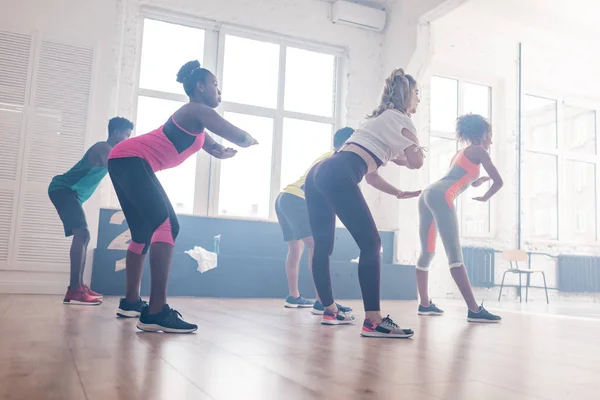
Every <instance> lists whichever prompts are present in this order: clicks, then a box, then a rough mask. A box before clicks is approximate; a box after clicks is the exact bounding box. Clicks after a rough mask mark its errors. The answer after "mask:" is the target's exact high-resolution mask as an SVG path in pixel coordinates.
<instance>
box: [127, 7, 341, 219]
mask: <svg viewBox="0 0 600 400" xmlns="http://www.w3.org/2000/svg"><path fill="white" fill-rule="evenodd" d="M146 19H153V20H158V21H161V22H166V23H171V24H178V25H184V26H188V27H192V28H197V29H203V30H204V31H205V36H204V55H203V57H204V58H203V60H201V62H202V65H203V66H206V68H208V69H210V70H211V71H215V75H216V76H217V79H218V80H219V82H222V78H223V67H224V56H225V52H224V46H225V35H233V36H238V37H241V38H246V39H252V40H259V41H263V42H268V43H274V44H277V45H279V46H280V55H279V81H278V82H279V85H278V92H277V106H276V108H275V109H270V108H266V107H260V106H251V105H247V104H239V103H233V102H227V101H223V102H222V103H221V105H220V106H219V107H218V108H217V109H216V111H217V112H218V113H219V114H221V115H223V114H224V113H225V112H235V113H240V114H247V115H254V116H261V117H268V118H273V120H274V130H273V152H272V156H271V157H272V158H271V163H272V169H271V190H270V193H269V199H270V204H269V216H268V218H266V219H265V218H254V217H243V216H235V215H219V212H218V211H219V210H218V204H219V187H220V172H221V171H220V161H221V160H219V159H216V158H214V157H207V156H206V155H203V152H198V153H197V154H196V155H195V157H196V175H195V191H194V205H193V215H204V216H211V217H218V218H227V219H240V220H268V221H273V220H275V209H274V204H275V199H276V198H277V195H278V194H279V188H280V181H281V168H282V151H283V147H282V146H283V120H284V118H295V119H300V120H304V121H314V122H321V123H327V124H331V126H332V131H331V139H332V140H331V141H332V146H333V134H334V132H335V131H336V130H337V129H339V128H340V127H341V126H342V124H343V122H344V121H343V117H342V109H343V100H344V98H345V90H344V87H343V83H344V82H345V81H344V78H343V76H344V71H345V67H346V62H347V49H345V48H343V47H338V46H332V45H328V44H324V43H317V42H313V41H308V40H304V39H299V38H294V37H288V36H285V35H281V34H277V33H273V32H267V31H261V30H259V29H254V28H247V27H244V26H241V25H234V24H228V23H222V22H218V21H213V20H208V19H202V18H197V17H194V16H190V15H185V14H181V13H177V12H171V11H165V10H162V9H159V8H154V7H142V10H141V15H140V20H139V24H138V35H137V48H138V49H141V45H142V40H143V32H144V21H145V20H146ZM288 47H295V48H298V49H302V50H308V51H314V52H319V53H323V54H328V55H332V56H334V57H335V67H334V71H335V77H334V90H335V92H334V98H333V100H334V104H333V110H332V116H331V117H322V116H319V115H311V114H305V113H300V112H293V111H286V110H284V96H285V69H286V51H287V48H288ZM141 53H142V52H141V50H140V51H138V54H137V63H136V65H135V83H134V99H133V110H134V112H133V116H132V117H133V119H134V121H136V120H137V110H138V99H139V97H140V96H147V97H153V98H157V99H165V100H175V101H183V102H186V103H187V102H188V98H187V96H185V95H178V94H174V93H167V92H161V91H156V90H149V89H144V88H140V85H139V83H140V82H139V78H140V71H141V57H142V54H141ZM215 139H216V140H217V141H218V142H221V141H222V140H221V138H220V137H218V136H215ZM307 167H308V166H307ZM207 172H208V173H207Z"/></svg>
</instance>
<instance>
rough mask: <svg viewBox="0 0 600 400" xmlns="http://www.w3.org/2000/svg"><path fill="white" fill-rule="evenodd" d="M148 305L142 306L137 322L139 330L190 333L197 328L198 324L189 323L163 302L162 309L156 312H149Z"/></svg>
mask: <svg viewBox="0 0 600 400" xmlns="http://www.w3.org/2000/svg"><path fill="white" fill-rule="evenodd" d="M148 310H149V307H144V309H143V310H142V313H141V314H140V320H139V321H138V323H137V327H138V329H139V330H142V331H145V332H165V333H192V332H194V331H196V330H197V329H198V325H195V324H190V323H189V322H186V321H184V320H183V317H182V316H181V314H180V313H179V312H178V311H177V310H173V309H172V308H171V307H169V305H168V304H165V306H164V307H163V310H162V311H161V312H159V313H158V314H149V313H148Z"/></svg>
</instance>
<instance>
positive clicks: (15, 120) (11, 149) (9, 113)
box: [0, 49, 23, 184]
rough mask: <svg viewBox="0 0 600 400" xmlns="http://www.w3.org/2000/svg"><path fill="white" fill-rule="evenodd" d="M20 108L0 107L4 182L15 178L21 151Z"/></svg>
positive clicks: (1, 175)
mask: <svg viewBox="0 0 600 400" xmlns="http://www.w3.org/2000/svg"><path fill="white" fill-rule="evenodd" d="M0 51H2V50H1V49H0ZM1 74H2V72H1V71H0V75H1ZM0 107H2V106H0ZM22 109H23V107H22V106H14V107H10V106H4V107H3V108H0V155H1V157H0V181H3V180H4V181H9V182H6V183H13V184H14V181H15V180H16V179H17V171H18V169H19V161H20V151H21V129H22V123H23V111H22Z"/></svg>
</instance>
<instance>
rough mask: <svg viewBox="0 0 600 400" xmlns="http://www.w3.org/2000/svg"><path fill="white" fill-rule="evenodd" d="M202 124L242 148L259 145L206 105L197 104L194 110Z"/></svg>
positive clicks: (247, 134)
mask: <svg viewBox="0 0 600 400" xmlns="http://www.w3.org/2000/svg"><path fill="white" fill-rule="evenodd" d="M194 111H195V112H196V114H197V116H198V118H199V119H200V121H201V122H202V124H203V125H204V126H205V127H206V128H207V129H208V130H209V131H211V132H214V133H215V134H216V135H219V136H221V137H222V138H223V139H225V140H228V141H230V142H231V143H235V144H237V145H238V146H240V147H250V146H252V145H254V144H258V142H257V141H256V139H254V138H253V137H252V136H250V134H249V133H247V132H246V131H244V130H242V129H240V128H238V127H237V126H235V125H233V124H232V123H230V122H228V121H227V120H225V119H224V118H223V117H221V116H220V115H219V114H218V113H217V112H216V111H215V110H213V109H212V108H210V107H208V106H205V105H204V104H196V105H195V110H194Z"/></svg>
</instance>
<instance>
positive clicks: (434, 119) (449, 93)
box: [430, 76, 458, 132]
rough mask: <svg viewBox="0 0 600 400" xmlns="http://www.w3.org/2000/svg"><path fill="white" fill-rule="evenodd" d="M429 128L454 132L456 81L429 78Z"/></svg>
mask: <svg viewBox="0 0 600 400" xmlns="http://www.w3.org/2000/svg"><path fill="white" fill-rule="evenodd" d="M430 118H431V120H430V122H431V130H432V131H443V132H454V130H455V128H456V119H457V118H458V81H457V80H455V79H448V78H441V77H439V76H434V77H432V78H431V116H430Z"/></svg>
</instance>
